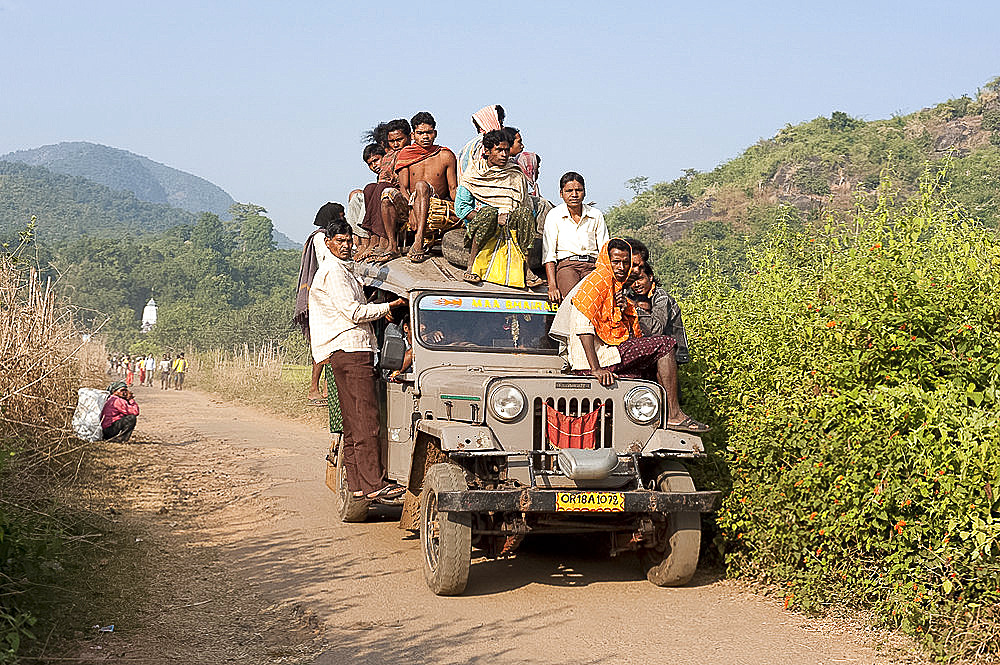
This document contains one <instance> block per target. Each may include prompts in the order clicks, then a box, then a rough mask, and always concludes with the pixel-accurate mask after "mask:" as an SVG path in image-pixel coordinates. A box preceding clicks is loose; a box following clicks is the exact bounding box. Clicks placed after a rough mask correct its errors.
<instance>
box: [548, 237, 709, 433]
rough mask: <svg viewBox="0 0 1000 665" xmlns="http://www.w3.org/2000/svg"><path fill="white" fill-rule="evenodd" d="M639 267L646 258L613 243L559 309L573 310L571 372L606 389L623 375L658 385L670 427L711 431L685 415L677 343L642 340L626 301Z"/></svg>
mask: <svg viewBox="0 0 1000 665" xmlns="http://www.w3.org/2000/svg"><path fill="white" fill-rule="evenodd" d="M640 267H641V258H640V257H639V256H638V254H636V255H635V256H633V253H632V248H631V247H629V245H628V243H627V242H625V241H624V240H622V239H621V238H612V239H611V240H609V241H608V242H607V243H605V245H604V247H603V248H602V249H601V253H600V255H599V256H598V258H597V262H596V265H595V267H594V270H593V271H592V272H591V273H590V274H588V275H587V276H586V277H584V278H583V280H582V281H581V282H580V285H579V287H578V288H577V290H576V293H575V295H573V297H572V298H571V299H569V300H567V301H566V302H564V303H563V305H562V306H561V307H560V309H562V307H568V308H570V309H569V319H570V322H569V335H568V355H569V363H570V367H571V368H572V370H573V373H574V374H580V375H591V376H594V377H595V378H596V379H597V380H598V382H599V383H600V384H601V385H602V386H609V385H611V384H612V383H613V382H614V380H615V378H616V377H618V376H621V377H629V378H639V379H647V380H651V381H656V382H657V383H659V384H660V385H661V386H662V387H663V389H664V391H665V392H666V394H667V428H668V429H675V430H680V431H685V432H693V433H696V434H700V433H703V432H707V431H709V427H708V426H707V425H705V424H703V423H700V422H698V421H696V420H694V419H693V418H691V417H690V416H688V415H687V414H685V413H684V412H683V411H682V410H681V407H680V399H679V390H678V386H677V360H676V358H675V349H676V346H677V343H676V342H675V341H674V339H673V338H672V337H667V336H665V335H652V336H643V334H642V331H641V330H640V329H639V318H638V315H637V314H636V311H635V307H634V306H633V305H632V303H631V302H630V301H629V300H628V298H626V297H625V294H624V290H625V288H626V287H627V286H630V285H631V283H632V281H634V279H635V277H636V276H637V275H638V272H639V269H640Z"/></svg>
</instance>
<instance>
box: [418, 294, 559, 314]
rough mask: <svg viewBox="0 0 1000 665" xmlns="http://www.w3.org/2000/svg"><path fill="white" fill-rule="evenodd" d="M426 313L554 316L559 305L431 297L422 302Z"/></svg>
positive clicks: (542, 301)
mask: <svg viewBox="0 0 1000 665" xmlns="http://www.w3.org/2000/svg"><path fill="white" fill-rule="evenodd" d="M420 309H422V310H425V311H451V312H507V313H509V314H549V315H554V314H555V313H556V310H557V309H559V305H557V304H556V303H551V302H548V301H547V300H519V299H517V298H455V297H445V296H440V297H434V296H429V297H427V298H422V299H421V300H420Z"/></svg>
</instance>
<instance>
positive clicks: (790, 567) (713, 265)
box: [682, 169, 1000, 661]
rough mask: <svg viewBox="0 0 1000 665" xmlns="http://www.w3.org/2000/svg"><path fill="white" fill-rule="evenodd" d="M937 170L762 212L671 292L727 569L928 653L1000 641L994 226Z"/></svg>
mask: <svg viewBox="0 0 1000 665" xmlns="http://www.w3.org/2000/svg"><path fill="white" fill-rule="evenodd" d="M949 182H951V179H950V177H949V174H948V173H947V172H946V171H944V170H936V169H931V170H928V171H925V173H924V174H923V176H922V177H921V179H920V181H919V185H918V188H917V191H916V193H915V195H914V196H912V197H909V198H907V197H903V196H900V193H899V191H898V190H897V189H894V183H892V182H890V181H889V180H888V179H887V178H883V180H882V182H881V184H880V185H879V186H878V187H877V188H876V191H875V192H874V193H873V194H871V195H868V196H863V197H862V198H861V199H860V201H861V203H860V204H859V207H858V208H857V210H856V212H855V214H853V215H849V216H838V215H834V214H832V213H830V214H827V215H825V216H824V218H823V219H822V220H820V221H819V223H817V224H804V223H802V220H800V219H799V216H798V215H797V214H796V213H794V212H790V213H787V214H784V215H781V214H779V215H776V216H775V217H774V219H773V222H772V224H771V225H770V228H768V229H767V231H766V233H763V234H762V237H761V242H760V243H759V244H757V245H756V246H753V247H751V248H749V249H748V250H747V252H746V258H745V263H744V264H743V265H742V267H740V268H739V269H736V270H734V269H733V266H732V265H731V264H729V263H728V262H727V261H720V256H722V255H720V254H714V255H712V254H710V255H709V257H708V259H707V263H706V265H705V267H704V269H703V270H702V271H701V273H700V274H699V275H698V277H697V278H695V279H694V280H693V282H692V283H691V286H690V291H689V294H688V297H687V298H686V299H685V300H684V302H683V307H684V308H685V309H684V311H685V320H686V322H687V323H688V327H689V330H691V331H694V333H695V335H696V339H694V340H693V341H692V350H693V356H694V359H695V361H694V363H693V364H692V365H691V366H689V367H690V368H691V369H690V370H689V371H688V372H687V374H686V377H685V380H686V385H685V386H684V389H683V391H682V394H684V395H685V396H686V399H687V402H686V405H687V406H688V407H689V408H690V410H691V411H692V412H693V413H695V414H699V415H709V414H710V418H709V420H710V422H712V424H713V425H714V426H715V429H714V431H713V432H712V433H711V434H709V435H708V437H707V440H708V443H709V444H710V446H711V460H710V463H709V464H708V465H706V467H705V468H703V469H702V471H703V472H704V473H706V474H707V478H706V479H705V480H706V481H707V482H708V483H711V484H712V485H714V486H716V487H717V488H720V489H724V490H725V497H726V498H725V501H724V505H723V507H722V509H721V510H720V511H719V513H718V514H717V516H716V519H717V524H718V526H719V528H720V534H719V536H718V538H717V542H716V544H717V546H718V547H719V548H720V549H721V550H722V551H723V552H724V553H725V558H726V561H727V564H728V568H729V571H730V573H731V574H733V575H737V576H741V577H747V578H750V579H754V580H756V581H759V582H763V583H766V584H768V585H771V586H772V588H775V589H779V590H780V593H781V594H782V595H783V596H784V600H785V604H786V606H788V607H791V608H796V609H802V610H805V611H810V612H811V611H820V610H822V609H824V608H826V607H829V606H839V607H847V608H852V609H857V610H861V611H864V612H866V613H867V612H873V613H874V616H875V617H876V618H877V620H878V621H881V622H882V623H884V624H886V625H889V626H892V627H898V628H900V629H902V630H903V631H904V632H906V633H908V634H910V635H913V636H915V637H917V638H918V639H920V640H921V641H922V642H923V643H924V644H925V646H926V647H927V648H928V649H929V650H930V651H931V652H932V653H934V654H936V656H937V657H938V658H940V659H941V660H944V661H950V660H954V659H961V658H976V657H981V656H986V655H993V656H995V655H996V654H997V653H998V650H1000V560H998V558H997V557H998V555H1000V422H998V397H1000V384H998V377H1000V347H998V345H997V343H996V340H997V339H998V336H1000V283H998V281H997V275H998V274H1000V239H998V234H997V231H996V230H995V229H994V228H990V227H988V226H985V225H983V224H982V223H981V222H979V221H978V220H977V219H976V218H975V217H973V216H970V215H969V214H968V212H967V211H966V209H965V208H964V207H963V206H962V205H959V204H958V203H957V202H956V201H955V200H954V198H953V197H951V196H950V192H949V191H948V183H949Z"/></svg>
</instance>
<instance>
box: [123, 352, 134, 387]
mask: <svg viewBox="0 0 1000 665" xmlns="http://www.w3.org/2000/svg"><path fill="white" fill-rule="evenodd" d="M133 381H135V359H134V358H129V357H128V356H125V385H126V386H128V387H129V388H131V387H132V382H133Z"/></svg>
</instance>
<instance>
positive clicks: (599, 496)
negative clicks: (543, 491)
mask: <svg viewBox="0 0 1000 665" xmlns="http://www.w3.org/2000/svg"><path fill="white" fill-rule="evenodd" d="M556 510H558V511H576V512H598V513H620V512H623V511H624V510H625V495H624V494H622V493H621V492H557V493H556Z"/></svg>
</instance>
